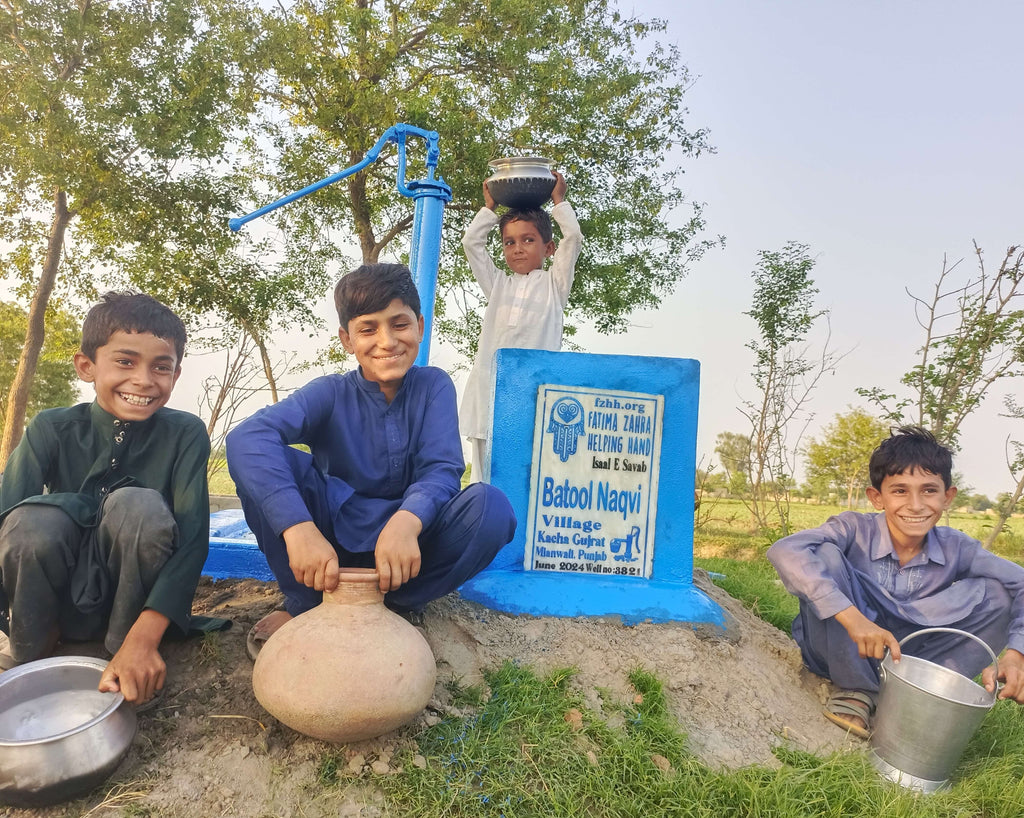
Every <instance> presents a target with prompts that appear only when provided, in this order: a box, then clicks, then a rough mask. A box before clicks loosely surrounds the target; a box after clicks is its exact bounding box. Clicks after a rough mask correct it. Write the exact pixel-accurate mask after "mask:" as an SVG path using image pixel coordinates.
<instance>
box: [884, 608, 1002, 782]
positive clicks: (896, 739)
mask: <svg viewBox="0 0 1024 818" xmlns="http://www.w3.org/2000/svg"><path fill="white" fill-rule="evenodd" d="M926 633H955V634H958V635H961V636H966V637H969V638H970V639H973V640H974V641H975V642H978V643H979V644H980V645H982V646H983V647H984V648H985V650H987V651H988V653H989V655H990V656H991V657H992V662H993V664H997V663H996V656H995V654H994V653H992V649H991V648H989V646H988V645H986V644H985V643H984V642H983V641H982V640H981V639H979V638H978V637H976V636H974V635H973V634H970V633H966V632H965V631H961V630H958V629H956V628H925V629H924V630H920V631H916V632H915V633H912V634H910V635H909V636H907V637H904V638H903V639H902V640H901V641H900V647H901V648H902V647H903V644H904V642H907V641H909V640H911V639H914V638H916V637H918V636H923V635H924V634H926ZM998 670H999V668H998V665H997V666H996V671H997V674H998ZM880 675H881V685H880V687H879V691H878V705H877V709H876V711H875V719H874V721H875V724H876V725H877V726H876V727H875V729H874V732H873V733H872V734H871V755H872V761H873V762H874V765H875V767H876V769H878V771H879V772H880V773H881V774H882V775H883V776H885V777H886V778H888V779H889V780H891V781H895V782H896V783H897V784H900V785H901V786H904V787H908V788H910V789H915V790H920V791H921V792H935V791H936V790H941V789H943V788H944V787H946V786H947V785H948V784H949V776H950V774H951V773H952V772H953V768H954V767H955V766H956V764H957V762H958V761H959V760H960V755H961V754H962V753H963V751H964V748H965V747H966V746H967V742H968V741H970V740H971V736H973V735H974V731H975V730H977V728H978V726H979V725H980V724H981V722H982V720H983V719H984V718H985V715H986V714H987V713H988V711H989V710H990V709H991V707H992V705H994V704H995V702H996V694H995V692H992V693H989V692H988V691H987V690H986V689H985V688H984V687H982V686H981V685H979V684H977V683H975V682H974V681H972V680H971V679H968V678H967V677H966V676H964V675H962V674H960V673H957V672H956V671H955V670H950V669H949V668H946V667H942V666H941V665H937V664H935V663H934V662H929V661H927V660H925V659H919V658H917V657H915V656H908V655H907V654H905V653H904V654H903V656H902V658H901V659H900V662H899V664H896V663H894V662H893V661H892V656H891V655H890V654H887V655H886V657H885V658H884V659H883V660H882V667H881V674H880Z"/></svg>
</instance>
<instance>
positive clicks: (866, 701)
mask: <svg viewBox="0 0 1024 818" xmlns="http://www.w3.org/2000/svg"><path fill="white" fill-rule="evenodd" d="M874 713H875V699H874V697H873V696H871V695H870V694H868V693H862V692H861V691H859V690H842V691H840V692H839V693H834V694H833V695H831V696H830V697H829V700H828V703H827V704H826V705H825V718H826V719H828V720H829V721H830V722H832V723H833V724H838V725H839V726H840V727H842V728H844V729H845V730H847V731H849V732H850V733H853V735H855V736H857V737H859V738H870V737H871V717H872V716H873V715H874Z"/></svg>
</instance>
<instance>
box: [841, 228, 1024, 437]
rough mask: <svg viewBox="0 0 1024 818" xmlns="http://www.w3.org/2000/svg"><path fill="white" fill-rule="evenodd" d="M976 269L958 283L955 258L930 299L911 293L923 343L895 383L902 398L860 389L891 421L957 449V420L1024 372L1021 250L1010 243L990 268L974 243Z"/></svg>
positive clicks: (1023, 252) (1023, 262) (944, 263)
mask: <svg viewBox="0 0 1024 818" xmlns="http://www.w3.org/2000/svg"><path fill="white" fill-rule="evenodd" d="M974 252H975V255H976V256H977V258H978V272H977V274H976V275H975V276H973V277H969V278H968V279H967V280H966V281H965V282H963V283H962V284H952V285H951V284H950V282H949V281H948V279H949V277H950V276H951V275H952V274H953V273H954V272H955V271H956V269H957V268H958V267H959V266H960V263H961V261H962V260H961V261H957V262H955V263H953V264H949V263H948V262H947V260H946V259H945V258H943V261H942V270H941V271H940V273H939V277H938V280H937V281H936V283H935V287H934V289H933V291H932V294H931V297H930V298H929V299H928V300H925V299H924V298H920V297H918V296H916V295H914V294H913V293H911V292H910V291H909V290H908V291H907V294H908V295H909V296H910V297H911V299H912V300H913V302H914V312H915V316H916V318H917V322H918V324H919V325H920V326H921V328H922V330H924V340H923V343H922V344H921V347H920V348H919V350H918V353H917V355H918V361H917V363H916V364H915V365H914V366H913V367H911V369H909V370H908V371H907V372H906V373H905V374H904V375H903V377H902V378H900V383H901V384H902V385H903V386H904V387H906V388H907V391H908V392H909V394H904V395H903V396H902V397H901V396H899V395H897V394H896V393H890V392H885V391H884V390H882V389H881V388H879V387H874V388H871V389H858V390H857V391H858V393H859V394H861V395H863V396H864V397H867V398H869V399H871V400H872V401H873V402H874V403H876V404H877V405H878V406H879V407H881V408H882V409H883V410H884V411H885V413H886V418H887V419H888V420H891V421H893V422H896V423H900V424H903V423H914V424H917V425H919V426H924V427H926V428H928V429H930V430H931V432H932V433H933V434H934V435H935V436H936V437H937V438H939V440H942V441H945V442H946V443H948V444H949V445H950V446H952V447H953V448H956V447H957V446H958V443H959V438H960V427H961V424H962V423H963V421H964V420H965V419H966V418H967V417H968V416H969V415H970V414H971V413H972V412H973V411H974V410H975V409H977V408H978V407H979V406H980V405H981V404H982V402H983V401H984V399H985V398H986V396H987V394H988V391H989V389H991V387H992V386H993V385H994V384H996V383H997V382H999V381H1001V380H1002V379H1004V378H1012V377H1019V376H1021V375H1024V306H1022V303H1021V298H1022V296H1024V250H1022V249H1021V248H1020V247H1017V246H1012V247H1010V248H1009V249H1008V250H1007V251H1006V254H1005V255H1004V256H1003V259H1002V261H1001V262H1000V265H999V268H998V269H997V270H996V271H995V273H994V274H993V273H990V272H989V271H988V270H987V269H986V268H985V261H984V256H983V254H982V251H981V248H980V247H978V245H977V243H975V244H974Z"/></svg>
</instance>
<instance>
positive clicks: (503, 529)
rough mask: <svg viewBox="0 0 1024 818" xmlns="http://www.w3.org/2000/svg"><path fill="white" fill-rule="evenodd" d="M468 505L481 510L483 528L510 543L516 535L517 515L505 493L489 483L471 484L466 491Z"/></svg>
mask: <svg viewBox="0 0 1024 818" xmlns="http://www.w3.org/2000/svg"><path fill="white" fill-rule="evenodd" d="M464 494H465V497H466V501H467V503H470V504H472V505H474V506H476V507H477V508H478V509H479V513H480V521H481V525H482V526H486V527H487V528H489V529H490V530H492V531H493V532H494V533H495V535H496V536H498V537H501V536H505V535H507V536H505V540H504V541H505V542H508V541H509V540H511V539H512V537H513V536H514V535H515V533H516V515H515V512H514V511H513V510H512V504H511V503H510V502H509V500H508V497H506V496H505V492H503V491H502V490H501V489H497V488H495V487H494V486H492V485H490V484H489V483H471V484H470V485H469V486H467V487H466V488H465V489H464Z"/></svg>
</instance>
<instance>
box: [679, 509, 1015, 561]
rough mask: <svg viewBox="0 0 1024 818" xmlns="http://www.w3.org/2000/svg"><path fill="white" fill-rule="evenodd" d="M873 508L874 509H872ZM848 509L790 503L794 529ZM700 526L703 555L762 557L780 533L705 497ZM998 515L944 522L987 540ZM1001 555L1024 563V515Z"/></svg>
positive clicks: (961, 515) (1000, 546)
mask: <svg viewBox="0 0 1024 818" xmlns="http://www.w3.org/2000/svg"><path fill="white" fill-rule="evenodd" d="M872 510H873V509H872ZM841 511H845V509H843V508H840V507H839V506H831V505H810V504H805V503H794V504H793V505H792V506H790V525H791V527H792V530H793V531H802V530H803V529H805V528H814V527H815V526H817V525H821V523H823V522H824V521H825V520H827V519H828V518H829V517H831V516H832V515H833V514H838V513H839V512H841ZM698 522H699V525H698V528H697V532H696V535H695V537H694V553H695V554H696V555H697V556H700V557H727V558H730V559H748V560H749V559H752V558H754V557H757V556H761V555H763V554H764V552H765V551H766V550H767V549H768V546H770V545H771V544H772V542H774V540H775V539H776V538H777V535H778V534H779V532H769V533H760V534H759V533H758V532H757V530H756V527H755V526H753V525H752V524H751V521H750V513H749V512H748V511H747V509H746V507H745V506H744V505H743V503H742V502H740V501H739V500H716V499H714V498H711V499H707V498H706V499H705V500H704V502H703V503H702V506H701V510H700V512H699V515H698ZM994 522H995V518H993V517H989V516H987V515H985V514H970V513H966V512H953V513H951V514H948V515H947V516H946V520H944V521H943V524H944V525H949V526H952V527H953V528H957V529H960V530H961V531H963V532H965V533H967V534H969V535H970V536H972V537H976V538H977V539H979V540H984V538H985V537H986V536H987V535H988V532H989V531H991V529H992V525H993V524H994ZM992 550H993V551H994V552H995V553H997V554H999V555H1000V556H1003V557H1007V558H1009V559H1012V560H1015V561H1017V562H1024V518H1020V517H1014V518H1011V519H1010V520H1008V521H1007V524H1006V528H1004V529H1003V531H1002V532H1000V534H999V537H998V538H997V540H996V543H995V546H994V547H993V549H992Z"/></svg>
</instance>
